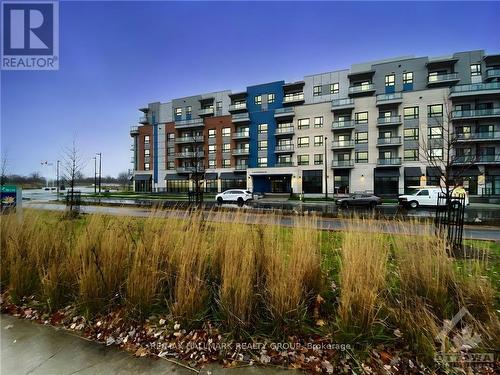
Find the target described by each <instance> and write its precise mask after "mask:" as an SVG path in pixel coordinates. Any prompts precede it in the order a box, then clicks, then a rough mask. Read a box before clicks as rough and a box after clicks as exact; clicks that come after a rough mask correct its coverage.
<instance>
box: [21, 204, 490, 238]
mask: <svg viewBox="0 0 500 375" xmlns="http://www.w3.org/2000/svg"><path fill="white" fill-rule="evenodd" d="M23 206H24V207H26V208H34V209H42V210H53V211H63V210H65V209H66V207H65V206H64V205H62V204H55V203H42V202H27V203H24V204H23ZM231 207H232V208H234V206H231ZM81 211H82V212H84V213H101V214H106V215H117V216H135V217H149V216H150V215H151V214H152V211H151V210H150V209H148V208H138V207H116V206H82V207H81ZM155 215H157V216H159V217H170V218H172V217H175V218H182V217H183V216H184V215H185V211H179V210H161V211H156V212H155ZM204 215H205V218H206V219H207V220H212V221H214V220H217V221H227V222H233V221H234V220H239V221H241V222H245V223H249V224H256V223H262V222H266V220H270V215H267V214H257V213H255V212H252V209H250V208H245V207H243V208H240V209H236V210H234V211H231V212H228V213H227V215H223V216H221V215H217V214H214V213H210V212H205V213H204ZM276 220H278V224H280V225H283V226H292V225H294V220H295V217H294V216H279V217H277V218H276ZM317 220H318V221H317V226H318V228H319V229H323V230H336V231H340V230H345V229H346V228H347V227H348V226H349V227H350V228H351V229H352V226H353V223H352V221H351V220H348V219H340V218H318V219H317ZM355 230H358V231H360V232H367V231H371V232H378V233H410V234H421V233H426V232H427V231H428V226H426V225H424V224H414V223H410V222H406V223H402V222H398V221H379V222H375V223H374V224H373V225H370V226H368V227H367V226H366V225H362V224H355ZM464 238H465V239H474V240H488V241H500V228H498V227H486V226H472V225H466V226H464Z"/></svg>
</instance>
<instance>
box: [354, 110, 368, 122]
mask: <svg viewBox="0 0 500 375" xmlns="http://www.w3.org/2000/svg"><path fill="white" fill-rule="evenodd" d="M354 120H355V121H356V123H357V124H368V112H358V113H356V114H355V115H354Z"/></svg>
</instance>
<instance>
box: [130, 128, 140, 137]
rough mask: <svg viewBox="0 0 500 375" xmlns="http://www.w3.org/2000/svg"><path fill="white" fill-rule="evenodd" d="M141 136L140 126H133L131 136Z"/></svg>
mask: <svg viewBox="0 0 500 375" xmlns="http://www.w3.org/2000/svg"><path fill="white" fill-rule="evenodd" d="M138 134H139V127H138V126H131V127H130V135H131V136H134V135H138Z"/></svg>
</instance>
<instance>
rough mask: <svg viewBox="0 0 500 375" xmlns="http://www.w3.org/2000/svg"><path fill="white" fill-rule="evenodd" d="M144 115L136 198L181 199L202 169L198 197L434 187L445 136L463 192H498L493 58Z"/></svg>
mask: <svg viewBox="0 0 500 375" xmlns="http://www.w3.org/2000/svg"><path fill="white" fill-rule="evenodd" d="M140 111H141V112H142V114H141V117H140V118H139V125H138V126H133V127H132V128H131V130H130V134H131V136H132V138H133V145H132V147H131V150H132V152H133V156H132V163H133V164H134V168H133V169H134V172H133V177H132V178H133V181H134V189H135V190H136V191H167V192H179V193H184V192H187V191H188V190H189V189H191V188H192V182H191V181H190V175H191V174H192V173H193V172H200V171H203V172H204V178H205V180H204V188H205V191H206V192H218V191H223V190H226V189H229V188H248V189H250V190H252V191H254V192H256V193H257V192H258V193H292V192H293V193H304V194H306V195H311V196H313V195H322V194H325V192H326V191H328V193H339V192H340V193H346V192H354V191H373V192H374V193H375V194H379V195H382V196H394V195H397V194H402V193H403V192H404V191H405V190H407V189H408V188H409V187H410V186H415V185H421V184H428V185H431V184H439V176H440V174H441V173H443V168H444V166H443V167H439V166H438V167H436V164H439V162H433V163H430V162H429V158H431V157H432V158H433V159H434V160H436V161H438V160H440V159H441V158H445V159H446V156H447V152H448V144H449V142H448V140H449V139H450V138H449V137H452V139H453V148H452V150H450V154H451V157H452V158H453V168H452V171H451V173H452V175H453V174H454V173H455V175H456V177H457V179H460V181H461V182H463V184H464V186H465V187H466V189H467V190H468V191H469V193H470V194H471V195H500V54H496V55H488V54H486V53H485V52H484V51H481V50H478V51H467V52H459V53H455V54H453V55H452V56H444V57H437V58H429V57H412V56H410V57H399V58H394V59H387V60H382V61H376V62H369V63H361V64H355V65H352V66H351V67H350V69H345V70H341V71H334V72H328V73H322V74H315V75H310V76H306V77H304V79H303V80H302V81H299V82H285V81H275V82H270V83H265V84H259V85H254V86H249V87H247V88H246V90H245V91H242V92H235V93H233V92H231V91H229V90H226V91H220V92H214V93H207V94H200V95H195V96H191V97H186V98H178V99H173V100H171V101H170V102H167V103H160V102H157V103H151V104H149V105H148V106H147V107H145V108H141V109H140ZM448 124H449V127H448ZM447 129H450V130H451V131H450V132H448V131H447ZM465 166H466V167H465Z"/></svg>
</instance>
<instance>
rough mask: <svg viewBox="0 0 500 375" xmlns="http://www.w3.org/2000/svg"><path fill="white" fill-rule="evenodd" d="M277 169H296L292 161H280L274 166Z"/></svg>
mask: <svg viewBox="0 0 500 375" xmlns="http://www.w3.org/2000/svg"><path fill="white" fill-rule="evenodd" d="M274 166H275V167H276V168H283V167H294V165H293V162H291V161H278V162H276V164H275V165H274Z"/></svg>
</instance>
